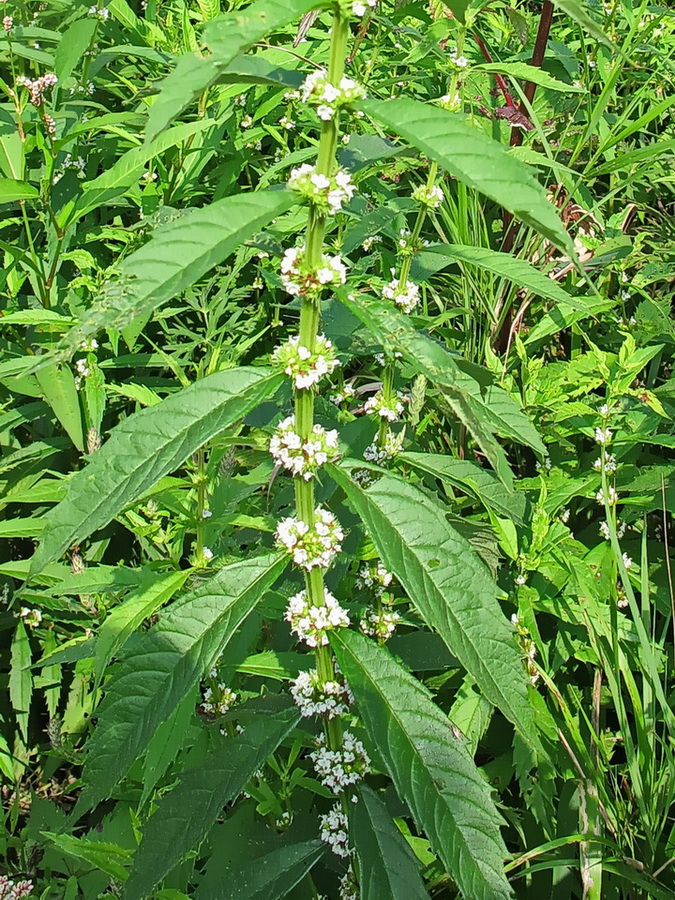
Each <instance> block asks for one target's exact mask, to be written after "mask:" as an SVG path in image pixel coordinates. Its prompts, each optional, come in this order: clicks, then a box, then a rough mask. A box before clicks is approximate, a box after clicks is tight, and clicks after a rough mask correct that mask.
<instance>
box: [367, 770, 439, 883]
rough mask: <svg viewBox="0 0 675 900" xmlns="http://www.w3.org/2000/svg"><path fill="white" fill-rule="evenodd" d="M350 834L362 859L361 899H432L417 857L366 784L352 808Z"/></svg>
mask: <svg viewBox="0 0 675 900" xmlns="http://www.w3.org/2000/svg"><path fill="white" fill-rule="evenodd" d="M349 833H350V836H351V839H352V843H353V845H354V848H355V850H356V855H357V856H358V858H359V887H360V889H361V900H381V898H382V897H387V898H391V900H429V894H427V892H426V890H425V888H424V884H423V882H422V879H421V877H420V873H419V862H418V861H417V859H416V858H415V854H414V853H413V852H412V850H411V849H410V845H409V844H408V842H407V841H406V839H405V838H404V837H403V835H402V834H401V832H400V831H399V830H398V828H397V827H396V825H395V823H394V822H392V819H391V816H390V815H389V811H388V810H387V807H386V806H385V805H384V803H382V801H381V800H380V799H379V798H378V796H377V795H376V794H375V792H374V791H371V789H370V788H369V787H367V786H366V785H361V787H360V788H359V802H358V803H356V804H355V805H354V807H353V809H350V817H349Z"/></svg>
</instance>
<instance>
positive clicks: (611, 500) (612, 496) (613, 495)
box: [595, 485, 619, 506]
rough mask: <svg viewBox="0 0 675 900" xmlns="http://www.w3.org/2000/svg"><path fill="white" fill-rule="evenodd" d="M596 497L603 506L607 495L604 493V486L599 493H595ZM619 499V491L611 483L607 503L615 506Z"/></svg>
mask: <svg viewBox="0 0 675 900" xmlns="http://www.w3.org/2000/svg"><path fill="white" fill-rule="evenodd" d="M595 499H596V500H597V501H598V503H599V504H600V505H601V506H603V505H604V503H605V495H604V493H603V490H602V488H600V490H599V491H598V493H597V494H596V495H595ZM618 499H619V495H618V494H617V492H616V491H615V489H614V488H613V487H611V485H610V487H609V490H608V492H607V503H608V504H609V505H610V506H614V505H615V504H616V503H617V501H618Z"/></svg>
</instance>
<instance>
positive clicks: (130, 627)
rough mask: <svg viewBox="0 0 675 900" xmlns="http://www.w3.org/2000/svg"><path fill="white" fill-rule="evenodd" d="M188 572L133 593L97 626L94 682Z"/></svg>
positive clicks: (177, 573)
mask: <svg viewBox="0 0 675 900" xmlns="http://www.w3.org/2000/svg"><path fill="white" fill-rule="evenodd" d="M189 574H190V573H189V572H187V571H184V572H169V573H168V574H165V575H160V577H159V578H158V579H157V580H156V581H153V582H152V584H150V585H145V586H144V587H141V588H139V589H138V590H136V591H133V593H131V594H130V595H129V596H128V597H127V598H126V599H125V600H124V602H123V603H120V604H119V606H116V607H115V608H114V609H113V610H112V611H111V613H110V615H109V616H107V618H106V620H105V621H104V623H103V625H101V627H100V629H99V632H98V635H97V637H96V652H95V659H96V664H95V668H94V679H95V681H96V682H99V681H100V679H101V677H102V675H103V671H104V669H105V667H106V666H107V665H108V663H109V662H110V660H111V659H112V658H113V656H115V654H116V653H117V651H118V650H119V648H120V647H122V646H123V645H124V642H125V641H126V640H127V638H128V637H129V635H130V634H131V633H132V632H133V631H135V629H136V628H137V627H138V626H139V625H140V624H141V622H142V621H143V620H144V619H147V618H148V617H149V616H151V615H153V614H154V613H155V612H156V611H157V610H158V609H159V608H160V606H163V605H164V604H165V603H166V602H167V601H168V600H170V599H171V598H172V597H173V595H174V594H175V593H176V591H178V590H180V588H181V587H182V586H183V584H184V583H185V580H186V578H187V577H188V575H189Z"/></svg>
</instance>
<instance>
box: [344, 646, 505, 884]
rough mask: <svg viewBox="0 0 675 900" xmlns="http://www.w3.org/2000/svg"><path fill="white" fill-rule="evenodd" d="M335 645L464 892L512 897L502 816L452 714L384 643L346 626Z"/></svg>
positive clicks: (384, 752) (374, 735)
mask: <svg viewBox="0 0 675 900" xmlns="http://www.w3.org/2000/svg"><path fill="white" fill-rule="evenodd" d="M331 645H332V646H333V649H334V650H335V654H336V656H337V658H338V662H339V663H340V668H341V669H342V671H343V672H344V674H345V677H346V679H347V681H348V682H349V686H350V688H351V690H352V693H353V694H354V697H355V699H356V703H357V705H358V710H359V715H360V716H361V718H362V720H363V724H364V726H365V728H366V731H367V732H368V735H369V737H370V739H371V740H372V742H373V743H374V744H375V746H376V747H377V749H378V752H379V753H380V756H381V757H382V759H383V760H384V763H385V765H386V767H387V771H388V772H389V775H390V776H391V778H392V781H393V782H394V785H395V786H396V790H397V792H398V794H399V796H400V797H401V799H402V800H404V801H405V803H407V805H408V807H409V809H410V811H411V813H412V814H413V817H414V819H415V821H416V823H417V825H418V826H419V827H420V828H421V829H422V830H423V831H424V833H425V834H426V836H427V837H428V838H429V842H430V843H431V846H432V847H433V849H434V850H435V851H436V853H438V855H439V856H440V858H441V859H442V860H443V863H444V865H445V867H446V869H447V871H448V873H449V874H450V875H451V876H452V878H453V879H454V880H455V881H456V882H457V885H458V887H459V889H460V891H461V892H462V894H463V896H464V897H466V900H498V898H507V897H510V896H511V890H510V887H509V883H508V881H507V880H506V877H505V875H504V866H503V862H504V859H505V857H506V847H505V846H504V842H503V840H502V836H501V833H500V830H499V829H500V826H501V825H502V824H503V821H502V818H501V816H500V815H499V813H498V812H497V810H496V809H495V807H494V804H493V802H492V798H491V797H490V788H489V787H488V784H487V782H486V781H485V779H484V778H483V776H482V775H481V773H480V772H479V771H478V769H477V768H476V765H475V763H474V761H473V759H472V758H471V756H470V755H469V753H468V751H467V749H466V746H465V744H464V741H463V739H462V738H461V737H460V736H459V735H458V734H456V733H455V732H454V730H453V727H452V724H451V722H450V720H449V719H448V717H447V716H446V715H445V713H443V712H442V711H441V710H440V709H439V708H438V707H437V706H436V705H435V703H434V702H433V701H432V699H431V695H430V694H429V691H428V690H427V689H426V688H425V687H424V686H423V685H422V684H421V683H420V682H419V681H417V679H416V678H414V677H413V676H412V675H411V674H410V673H409V672H408V671H407V670H406V669H404V668H403V666H401V664H400V663H398V662H396V660H395V659H394V657H393V656H392V655H391V653H389V651H388V650H387V649H386V647H380V646H378V645H377V644H376V643H375V642H374V641H371V640H369V639H368V638H365V637H363V636H362V635H360V634H358V633H357V632H354V631H347V630H345V629H338V630H337V631H334V632H333V634H332V635H331ZM373 896H374V895H373ZM386 896H389V895H388V894H387V895H386Z"/></svg>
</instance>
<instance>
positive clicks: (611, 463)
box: [593, 453, 616, 475]
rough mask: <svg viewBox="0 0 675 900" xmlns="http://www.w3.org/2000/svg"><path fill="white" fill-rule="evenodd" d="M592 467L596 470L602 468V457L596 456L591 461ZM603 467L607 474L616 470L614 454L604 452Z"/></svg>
mask: <svg viewBox="0 0 675 900" xmlns="http://www.w3.org/2000/svg"><path fill="white" fill-rule="evenodd" d="M593 468H594V469H595V470H596V472H599V471H600V470H601V469H602V468H603V464H602V459H601V458H600V457H598V458H597V459H596V460H595V462H594V463H593ZM604 469H605V472H607V474H608V475H609V474H611V473H612V472H616V456H614V454H613V453H606V454H605V464H604Z"/></svg>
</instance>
